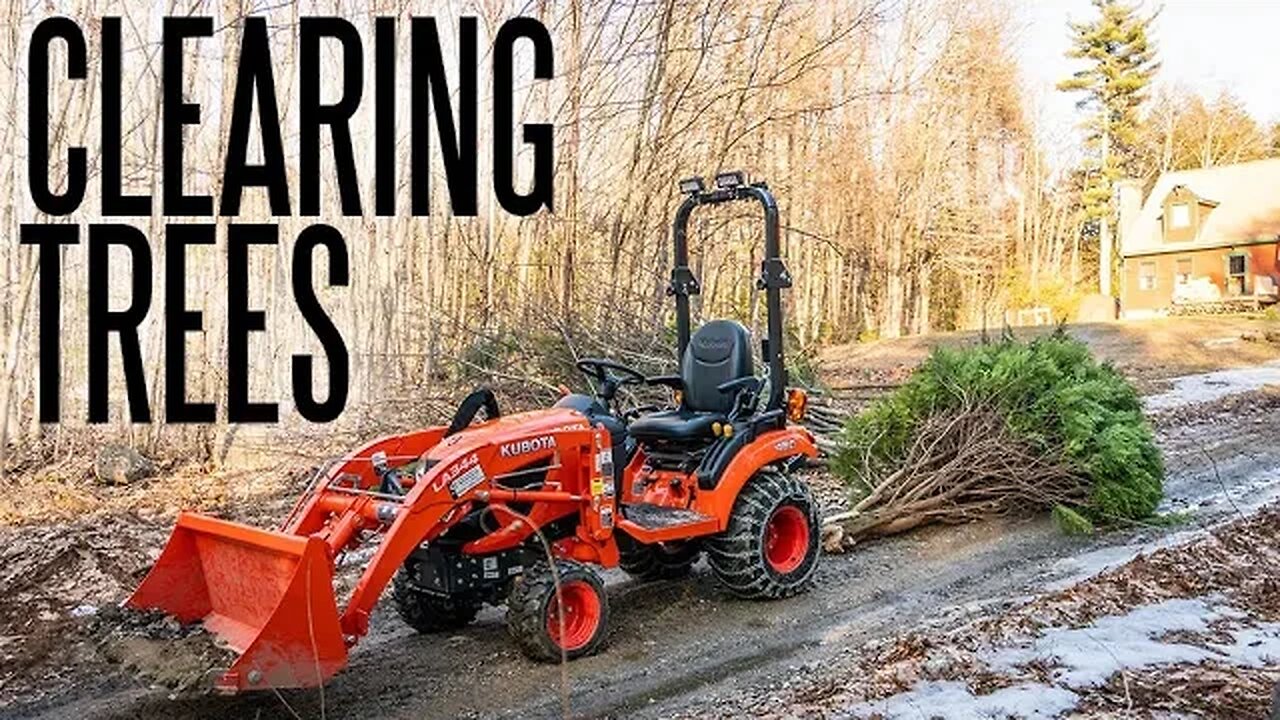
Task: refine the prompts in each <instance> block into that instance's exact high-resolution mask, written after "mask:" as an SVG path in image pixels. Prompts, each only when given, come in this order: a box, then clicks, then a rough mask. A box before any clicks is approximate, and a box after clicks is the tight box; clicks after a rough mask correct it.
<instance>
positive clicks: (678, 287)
mask: <svg viewBox="0 0 1280 720" xmlns="http://www.w3.org/2000/svg"><path fill="white" fill-rule="evenodd" d="M742 180H743V176H742V173H722V174H720V175H719V176H717V177H716V185H717V187H716V188H714V189H712V190H705V189H704V188H703V185H702V181H701V179H699V178H693V179H691V180H686V181H683V182H681V183H680V185H681V190H683V191H685V192H686V197H685V199H684V202H683V203H681V204H680V208H679V209H678V210H676V218H675V222H674V223H673V225H672V240H673V243H674V245H675V265H674V266H673V267H672V268H671V284H670V285H668V286H667V294H668V295H674V296H675V299H676V337H677V342H678V351H677V352H678V354H677V357H679V358H683V357H684V352H685V348H687V347H688V346H689V335H690V317H689V297H690V296H691V295H698V294H700V293H701V292H702V287H701V286H700V285H699V284H698V278H697V277H695V276H694V274H693V270H691V269H690V268H689V216H690V215H692V214H693V210H694V208H697V207H699V206H702V205H719V204H720V203H727V202H734V201H736V200H755V201H757V202H759V203H760V205H761V206H762V207H763V208H764V260H762V261H761V263H760V277H759V278H757V279H756V287H757V288H758V289H761V290H764V291H765V309H766V314H767V316H768V336H767V337H766V338H765V340H764V341H763V342H762V343H761V345H762V348H761V349H762V354H763V355H764V359H765V362H766V363H768V365H769V399H768V402H767V404H766V405H765V410H777V409H779V408H781V407H782V406H783V404H784V402H785V397H786V386H787V365H786V361H785V359H784V357H783V342H782V289H783V288H789V287H791V275H790V273H788V272H787V268H786V265H784V264H783V262H782V258H781V257H780V255H781V243H780V241H779V229H778V228H779V225H778V203H777V201H776V200H774V198H773V193H771V192H769V187H768V185H766V184H765V183H763V182H757V183H752V184H749V185H748V184H745V183H743V181H742Z"/></svg>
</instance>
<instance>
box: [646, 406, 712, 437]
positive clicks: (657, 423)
mask: <svg viewBox="0 0 1280 720" xmlns="http://www.w3.org/2000/svg"><path fill="white" fill-rule="evenodd" d="M725 420H726V418H725V416H724V415H722V414H720V413H696V412H691V411H689V410H685V409H680V410H662V411H659V412H656V413H650V414H649V415H645V416H643V417H640V418H637V419H636V420H634V421H633V422H632V423H631V425H630V426H628V427H627V432H628V433H630V434H631V437H633V438H636V439H637V440H641V441H645V440H649V441H653V440H671V441H676V442H688V441H691V440H698V439H702V438H710V437H713V436H714V435H713V433H712V432H711V425H712V423H716V422H721V423H723V422H725Z"/></svg>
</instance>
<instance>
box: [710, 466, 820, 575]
mask: <svg viewBox="0 0 1280 720" xmlns="http://www.w3.org/2000/svg"><path fill="white" fill-rule="evenodd" d="M820 528H821V520H820V517H819V514H818V503H817V501H816V500H814V498H813V493H812V492H811V491H810V490H809V486H808V485H806V484H805V483H803V482H801V481H800V480H796V479H795V478H792V477H788V476H786V475H783V474H782V473H779V472H777V471H775V470H768V469H766V470H761V471H759V472H757V473H756V474H755V475H753V476H752V477H751V479H749V480H747V483H746V485H744V486H743V487H742V490H741V491H740V492H739V493H738V499H737V501H736V502H735V503H734V505H733V511H732V512H731V514H730V515H729V524H728V527H726V528H725V530H724V532H722V533H720V534H718V535H715V536H713V537H712V538H710V539H708V540H707V541H706V543H705V545H706V549H707V562H708V564H710V565H711V570H712V571H713V572H715V574H716V577H717V578H719V580H720V582H721V583H722V584H724V586H725V587H726V588H728V589H729V591H730V592H732V593H733V594H735V595H737V596H739V597H743V598H750V599H762V600H764V599H768V600H772V599H777V598H784V597H790V596H792V595H795V594H797V593H801V592H804V591H805V590H807V589H808V588H809V585H810V584H812V582H813V576H814V572H815V571H816V570H817V568H818V560H819V558H820V557H821V554H820V552H819V537H820V535H821V532H820Z"/></svg>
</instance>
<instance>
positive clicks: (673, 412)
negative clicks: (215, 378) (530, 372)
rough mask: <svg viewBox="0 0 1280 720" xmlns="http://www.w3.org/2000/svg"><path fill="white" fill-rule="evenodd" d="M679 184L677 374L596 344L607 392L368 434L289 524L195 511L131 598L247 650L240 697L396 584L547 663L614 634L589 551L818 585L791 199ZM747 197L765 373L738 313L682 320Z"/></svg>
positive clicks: (416, 609)
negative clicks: (704, 215) (793, 289)
mask: <svg viewBox="0 0 1280 720" xmlns="http://www.w3.org/2000/svg"><path fill="white" fill-rule="evenodd" d="M681 191H682V192H683V193H684V195H685V197H684V202H683V203H682V204H681V206H680V209H679V211H678V212H677V214H676V218H675V223H674V229H673V239H674V244H675V267H674V269H673V270H672V273H671V285H670V288H669V293H670V294H671V295H673V296H674V297H675V302H676V333H677V336H678V342H679V357H680V374H679V375H670V376H661V377H646V376H644V375H643V374H641V373H639V372H637V371H636V370H633V369H631V368H629V367H627V366H625V365H621V364H619V363H616V362H612V361H609V360H599V359H587V360H582V361H581V362H579V363H578V367H579V368H580V369H581V370H582V371H583V372H585V373H586V374H587V375H588V376H590V377H591V378H592V379H593V380H595V384H596V391H595V395H594V397H593V396H588V395H580V394H568V395H565V396H564V397H563V398H561V399H560V400H559V401H558V402H557V403H555V405H554V406H553V407H551V408H550V409H547V410H538V411H534V412H526V413H520V414H516V415H506V416H502V415H500V413H499V411H498V407H497V403H496V402H495V400H494V397H493V394H492V393H491V392H489V391H488V390H483V389H482V390H479V391H477V392H475V393H472V395H471V396H469V397H468V398H467V399H466V400H465V401H464V402H463V403H462V405H461V406H460V407H459V409H458V411H457V414H456V416H455V417H454V418H453V422H452V423H451V424H449V425H448V426H439V427H429V428H426V429H423V430H417V431H415V432H410V433H406V434H404V435H396V436H393V437H387V438H382V439H380V440H375V441H374V442H371V443H369V444H368V445H366V446H365V447H362V448H360V449H358V450H356V451H355V452H353V453H351V454H350V455H348V456H347V457H345V458H343V459H341V460H337V461H334V462H333V463H331V464H330V465H329V466H328V467H325V468H322V469H321V471H320V472H319V473H317V475H316V479H315V480H314V481H313V482H312V484H311V486H310V488H309V489H308V491H307V492H306V493H305V494H304V495H303V497H302V498H300V499H299V501H298V503H297V505H296V506H295V507H294V509H293V511H292V512H291V513H290V514H289V516H288V517H287V518H286V519H285V521H284V522H283V523H282V525H281V527H280V529H278V530H260V529H257V528H253V527H249V526H246V525H241V524H238V523H233V522H227V521H224V520H218V519H215V518H212V517H208V516H205V515H199V514H195V513H183V514H181V515H180V516H179V517H178V523H177V527H176V528H175V530H174V532H173V535H172V536H171V537H170V539H169V542H168V544H167V545H166V546H165V549H164V551H163V553H162V554H161V555H160V557H159V559H158V560H157V561H156V564H155V566H154V567H153V568H152V569H151V572H150V573H149V574H148V575H147V577H146V579H145V580H143V582H142V584H141V585H140V586H139V587H138V589H137V590H136V591H135V592H134V594H133V596H132V597H130V598H129V600H128V601H127V605H129V606H131V607H134V608H139V609H158V610H161V611H164V612H166V613H169V614H171V615H173V616H175V617H176V618H177V619H179V620H181V621H183V622H195V621H203V624H204V627H205V628H206V629H207V630H208V631H209V632H211V633H213V634H215V635H216V636H217V637H218V638H220V639H221V641H222V642H224V643H225V644H226V645H228V646H229V647H230V648H231V649H232V650H234V651H235V652H237V653H238V657H236V659H235V660H234V662H232V664H231V666H230V667H229V668H227V669H226V670H225V672H222V673H221V675H220V677H219V678H218V680H217V682H216V687H217V689H219V690H221V691H223V692H239V691H245V690H255V689H266V688H279V687H306V686H314V685H318V684H321V683H323V682H324V681H325V680H326V679H327V678H329V677H330V676H332V675H333V674H334V673H336V672H337V671H339V670H340V669H341V668H342V667H343V666H344V665H345V664H346V661H347V652H348V650H349V649H350V648H351V647H352V646H353V645H354V644H355V642H356V641H357V640H358V639H359V638H360V637H361V636H363V635H365V634H366V633H367V632H368V631H369V616H370V614H371V613H372V612H373V609H374V607H375V606H376V605H377V603H378V599H379V597H380V596H381V595H382V593H383V590H384V588H386V586H387V585H388V584H391V586H392V589H391V599H392V601H393V604H394V606H395V608H396V609H397V610H398V611H399V614H400V616H401V617H402V618H403V619H404V620H405V622H407V623H408V624H409V625H411V626H413V627H414V628H416V629H418V630H420V631H423V632H432V631H439V630H447V629H451V628H457V627H460V626H463V625H465V624H467V623H468V622H470V621H471V620H472V619H473V618H474V617H475V615H476V612H477V610H478V609H479V608H480V607H481V605H482V604H483V603H490V604H495V605H496V604H503V603H505V604H506V606H507V624H508V626H509V628H510V631H511V634H512V636H513V637H514V639H515V641H516V642H517V643H518V644H519V646H520V647H521V649H522V650H523V651H524V652H525V653H526V654H527V655H529V656H530V657H532V658H535V659H538V660H546V661H554V660H558V659H560V658H561V657H568V658H574V657H578V656H582V655H586V654H589V653H592V652H594V651H595V650H597V649H598V648H599V647H600V644H601V642H602V640H603V639H604V637H605V635H606V633H607V620H608V607H609V601H608V596H607V595H606V593H605V588H604V584H603V582H602V581H601V579H600V576H599V575H598V574H597V572H596V571H595V570H594V569H593V566H598V567H605V568H609V567H621V568H622V569H623V570H625V571H627V572H628V573H630V574H632V575H635V576H639V577H642V578H657V577H676V576H679V575H682V574H684V573H685V572H687V571H688V570H689V568H690V566H691V565H693V563H694V562H695V561H696V560H697V558H698V557H699V555H700V554H701V553H705V554H706V557H707V561H708V563H709V565H710V566H711V569H712V571H713V572H714V573H715V575H716V576H717V577H718V578H719V580H720V581H721V582H722V583H723V584H724V585H725V586H726V587H727V588H728V589H729V590H731V591H732V592H733V593H735V594H737V595H740V596H742V597H746V598H781V597H785V596H788V595H791V594H794V593H797V592H800V591H802V590H804V589H805V588H806V587H807V586H808V585H809V583H810V581H811V579H812V577H813V573H814V570H815V568H816V567H817V564H818V559H819V551H818V534H819V519H818V505H817V503H816V502H815V500H814V498H813V495H812V494H811V493H810V491H809V489H808V487H807V486H806V485H805V484H804V483H803V482H801V481H800V480H798V479H795V478H793V477H791V476H790V475H789V473H790V471H791V470H792V469H793V468H794V466H795V465H796V464H797V463H798V462H799V461H801V460H802V459H803V458H804V457H805V456H814V455H816V454H817V449H816V448H815V446H814V442H813V438H812V436H811V435H810V434H809V433H808V432H807V431H806V430H804V429H803V428H800V427H794V426H790V425H788V424H787V421H788V419H790V420H792V421H798V420H799V419H800V417H801V416H802V414H803V412H804V402H805V399H804V395H803V393H801V392H799V391H797V390H791V391H790V392H788V390H787V388H786V378H787V375H786V366H785V363H784V361H783V352H782V338H783V335H782V302H781V295H780V291H781V290H782V289H783V288H786V287H789V286H790V284H791V282H790V277H789V275H788V274H787V270H786V268H785V266H784V265H783V263H782V260H781V259H780V258H779V242H778V208H777V204H776V203H775V201H774V199H773V196H772V195H771V194H770V193H769V190H768V188H767V187H766V186H765V185H764V184H763V183H757V184H747V183H746V182H745V181H744V180H743V177H742V175H741V173H724V174H721V175H719V176H717V177H716V181H715V187H714V188H712V189H707V188H706V187H705V185H704V183H703V182H702V180H701V179H700V178H694V179H691V180H687V181H684V182H682V183H681ZM738 200H752V201H756V202H759V203H760V205H762V206H763V209H764V219H765V237H764V240H765V252H764V261H763V263H762V267H761V275H760V278H759V281H758V284H759V286H760V287H761V288H762V289H763V290H764V291H765V298H766V305H767V311H768V338H767V339H766V340H765V341H764V342H762V343H761V351H762V352H761V355H762V357H763V359H764V366H765V372H764V373H762V375H761V376H757V375H756V370H755V362H754V356H755V353H754V348H753V347H752V343H751V337H750V334H749V333H748V331H747V329H746V328H745V327H743V326H742V325H740V324H738V323H736V322H732V321H728V320H713V321H711V322H708V323H706V324H704V325H703V326H702V327H700V328H699V329H698V330H697V332H694V333H692V334H690V331H691V328H690V314H689V297H690V296H691V295H695V294H697V293H698V291H699V289H698V281H697V279H696V278H695V277H694V276H693V273H692V272H691V271H690V269H689V266H688V260H689V255H688V243H687V226H688V221H689V216H690V214H691V213H692V212H693V210H694V209H695V208H698V207H700V206H703V205H714V204H720V203H727V202H734V201H738ZM625 385H651V386H666V387H669V388H671V389H672V390H673V392H672V393H671V394H672V397H673V402H672V407H670V408H667V409H649V410H640V409H632V410H630V411H627V412H620V411H618V409H617V408H615V405H616V404H617V398H616V395H617V393H618V390H619V389H620V388H621V387H622V386H625ZM482 408H483V409H484V410H485V418H484V419H483V421H480V422H475V421H476V419H477V415H478V414H479V411H480V410H481V409H482ZM379 540H380V542H379ZM366 543H367V544H374V543H376V551H375V552H374V554H373V556H372V558H371V559H370V560H369V562H368V565H367V566H366V567H365V570H364V573H363V575H362V576H361V578H360V580H359V583H358V584H357V585H356V586H355V589H354V591H353V592H352V594H351V596H350V598H348V599H347V602H346V605H345V606H341V607H340V606H339V604H338V601H337V599H336V598H335V596H334V589H333V572H334V566H335V562H336V560H337V559H338V558H339V556H341V555H343V554H344V553H348V552H350V551H351V550H353V549H354V548H356V547H357V546H359V545H361V544H366ZM548 558H554V561H553V562H552V561H549V560H548Z"/></svg>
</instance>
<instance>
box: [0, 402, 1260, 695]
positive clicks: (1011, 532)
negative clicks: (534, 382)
mask: <svg viewBox="0 0 1280 720" xmlns="http://www.w3.org/2000/svg"><path fill="white" fill-rule="evenodd" d="M1278 405H1280V401H1278V400H1277V397H1276V395H1275V394H1274V393H1255V394H1254V395H1252V396H1237V397H1236V398H1234V399H1228V400H1226V401H1222V402H1219V403H1217V404H1216V405H1212V406H1207V407H1202V408H1200V409H1197V410H1195V411H1187V410H1185V409H1184V410H1183V411H1180V412H1176V413H1174V412H1171V413H1167V414H1166V415H1164V416H1163V417H1164V419H1163V420H1160V421H1158V426H1160V432H1159V435H1160V440H1161V444H1162V446H1163V447H1164V449H1165V452H1166V459H1167V463H1168V466H1169V480H1168V482H1167V497H1168V500H1167V502H1166V504H1167V507H1168V508H1169V509H1172V510H1180V511H1186V512H1188V513H1190V515H1189V517H1190V519H1189V521H1188V522H1186V523H1184V524H1182V525H1180V526H1175V527H1172V528H1147V529H1143V530H1137V531H1129V532H1112V533H1108V534H1105V535H1102V536H1099V537H1095V538H1089V539H1077V538H1068V537H1065V536H1063V535H1062V534H1061V533H1060V532H1058V531H1057V530H1056V529H1055V528H1054V527H1052V525H1051V524H1050V523H1049V522H1047V521H1045V520H1028V521H1019V522H1001V523H996V522H988V523H979V524H973V525H968V526H964V527H961V528H945V529H934V530H925V531H922V532H917V533H913V534H910V535H908V536H905V537H900V538H893V539H888V540H884V541H878V542H875V543H870V544H867V545H864V546H861V547H858V548H856V549H855V550H854V551H853V552H851V553H849V554H846V555H841V556H828V557H826V558H825V561H824V564H823V567H822V569H821V575H820V577H819V580H818V582H817V585H816V588H815V589H814V591H813V592H811V593H809V594H807V595H805V596H802V597H798V598H794V599H790V600H786V601H782V602H776V603H750V602H742V601H737V600H734V599H731V598H729V597H726V596H725V595H724V594H723V593H722V592H721V591H720V590H719V589H718V588H717V586H716V584H715V582H714V581H713V579H712V578H711V577H710V575H709V572H708V571H707V570H706V569H705V568H702V567H699V568H698V571H697V572H696V574H695V577H694V578H693V579H692V580H690V581H684V582H658V583H648V584H638V583H635V582H632V581H630V580H628V579H626V578H625V577H623V576H611V577H610V578H609V579H610V590H611V592H610V603H611V608H612V613H613V616H612V625H613V628H614V630H613V633H612V635H611V638H610V642H609V647H608V648H607V650H606V651H605V652H603V653H602V654H600V655H598V656H596V657H591V658H586V659H583V660H579V661H577V662H574V663H572V664H571V665H570V666H569V667H568V668H567V673H568V677H567V683H568V685H567V687H568V702H569V707H570V711H571V714H572V715H573V716H575V717H604V716H611V717H622V716H625V717H660V716H669V715H672V714H692V715H696V716H717V715H722V716H736V715H741V714H744V713H749V712H751V711H752V710H754V709H758V708H761V707H766V706H768V705H769V704H770V702H771V698H773V700H774V701H776V698H775V697H774V694H775V692H776V691H777V690H779V689H780V688H782V687H784V686H785V684H786V683H787V682H788V680H789V679H792V678H794V677H796V676H797V674H803V675H806V676H812V675H813V674H820V673H822V672H823V671H824V668H827V667H828V666H830V665H831V664H832V663H831V661H832V659H833V658H834V657H836V656H838V655H839V654H841V653H847V652H849V651H851V650H853V649H856V648H858V647H859V646H860V645H862V644H863V643H865V642H867V641H869V640H872V639H877V638H881V637H885V636H887V635H891V634H893V633H897V632H900V631H902V630H905V629H908V628H911V627H914V626H917V625H920V624H922V623H937V622H939V619H940V618H942V619H944V620H945V619H954V620H955V621H956V622H959V621H961V620H962V619H963V618H964V617H966V616H967V615H969V614H971V613H972V612H975V611H976V610H977V609H980V608H987V609H989V608H990V607H992V606H993V605H994V606H997V607H998V606H999V605H1000V604H1001V603H1009V602H1011V599H1013V598H1018V597H1021V596H1025V595H1027V594H1029V593H1032V592H1034V591H1036V590H1039V589H1043V588H1045V587H1046V586H1050V585H1053V584H1055V583H1057V584H1061V583H1063V582H1066V581H1069V580H1070V579H1072V578H1078V577H1082V576H1085V575H1088V574H1090V573H1092V572H1096V571H1098V570H1099V569H1101V568H1102V567H1103V566H1105V565H1107V564H1112V563H1118V562H1123V561H1124V560H1126V559H1128V558H1129V557H1131V556H1132V554H1134V553H1135V552H1137V550H1138V549H1140V548H1142V547H1144V546H1149V543H1151V542H1152V541H1159V540H1160V539H1161V538H1166V539H1167V538H1177V537H1178V536H1179V535H1180V534H1182V535H1186V534H1188V533H1190V532H1193V531H1194V530H1195V529H1196V528H1197V527H1200V526H1207V525H1210V524H1213V523H1216V522H1220V521H1222V520H1223V519H1225V518H1229V517H1233V516H1235V515H1237V514H1243V513H1248V512H1250V511H1251V509H1252V508H1256V507H1257V506H1259V505H1261V504H1263V503H1265V502H1268V501H1270V500H1272V499H1274V498H1275V497H1276V496H1278V495H1280V426H1277V424H1276V423H1275V422H1274V419H1273V418H1274V417H1275V413H1276V412H1277V406H1278ZM83 669H84V670H85V671H86V672H81V673H78V674H77V676H76V677H74V678H67V677H65V676H60V677H57V678H54V679H51V680H50V683H51V685H50V686H49V687H47V688H45V690H46V691H47V692H48V694H47V695H46V697H45V698H44V699H40V700H37V701H35V702H33V703H24V704H19V705H11V706H10V707H8V708H7V709H5V710H4V712H3V714H4V715H5V716H8V717H48V718H77V719H86V720H87V719H90V718H134V717H137V718H143V717H173V718H231V717H234V718H241V717H244V718H255V717H258V718H292V717H295V716H297V717H302V718H312V717H320V716H321V715H322V712H323V714H324V715H326V716H328V717H355V716H360V717H365V718H400V717H405V718H408V717H413V718H436V717H438V718H453V717H511V718H515V717H556V716H560V715H561V714H562V712H563V704H564V700H565V697H564V696H563V694H562V687H563V685H562V680H563V677H562V674H561V669H560V668H559V667H556V666H542V665H535V664H533V663H530V662H529V661H527V660H525V659H524V658H523V657H521V656H520V655H519V654H518V653H517V651H516V650H515V649H514V647H513V646H512V644H511V643H510V642H509V640H508V638H507V636H506V632H505V627H504V625H503V621H502V616H501V612H500V611H497V610H492V609H488V610H486V611H485V612H484V613H483V614H482V615H481V617H480V620H479V622H477V623H476V624H475V625H474V626H472V627H470V628H468V629H467V630H465V631H463V632H460V633H458V634H457V635H454V636H420V635H417V634H415V633H413V632H412V631H410V630H409V629H408V628H406V627H405V626H403V625H402V624H401V623H400V622H399V620H398V619H397V618H396V617H395V615H394V613H393V612H391V611H390V610H389V609H388V608H383V610H382V611H381V612H380V613H379V614H378V615H376V616H375V617H374V624H373V632H372V633H371V636H370V637H369V638H367V639H366V640H365V641H364V642H362V643H361V645H360V646H359V647H358V648H357V650H356V652H355V653H354V655H353V657H352V662H351V666H350V668H349V669H348V670H347V671H345V672H343V673H342V674H341V675H339V676H338V677H337V678H335V680H334V681H333V682H332V683H331V684H330V685H329V686H328V687H327V688H326V689H325V692H324V693H323V695H322V694H321V693H318V692H316V691H307V692H283V693H281V694H280V695H279V696H276V695H272V694H266V695H260V696H251V697H240V698H220V697H200V698H193V699H178V700H171V699H169V698H168V697H166V694H165V691H163V690H156V689H151V688H148V687H146V686H144V685H141V684H140V683H139V682H138V681H137V680H136V679H134V678H133V677H131V676H130V675H128V674H127V673H123V672H121V671H119V670H117V669H112V668H110V667H106V666H86V667H85V668H83ZM322 708H323V710H322Z"/></svg>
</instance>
